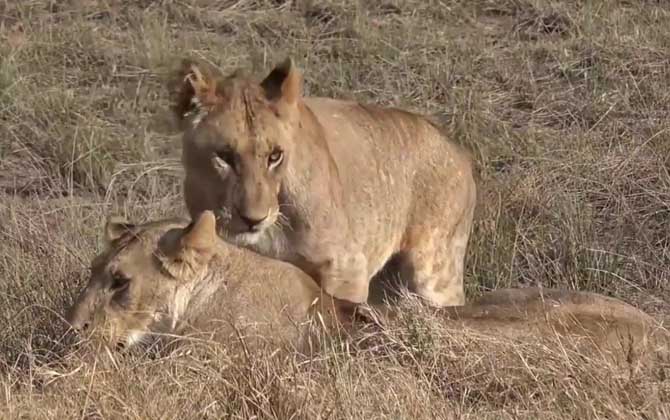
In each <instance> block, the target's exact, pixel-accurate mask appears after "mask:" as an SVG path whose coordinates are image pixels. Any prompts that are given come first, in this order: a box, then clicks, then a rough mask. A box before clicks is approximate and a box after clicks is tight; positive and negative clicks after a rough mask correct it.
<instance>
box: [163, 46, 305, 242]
mask: <svg viewBox="0 0 670 420" xmlns="http://www.w3.org/2000/svg"><path fill="white" fill-rule="evenodd" d="M175 94H176V95H175V104H174V107H173V108H174V110H175V112H176V114H177V117H178V118H179V119H180V121H181V122H182V128H183V129H184V142H183V156H182V159H183V163H184V167H185V170H186V180H185V196H186V197H185V198H186V204H187V206H188V208H189V212H190V213H191V216H192V217H195V216H196V215H198V214H199V213H200V212H202V211H203V210H212V211H215V212H216V213H217V217H218V218H219V227H223V229H224V231H225V232H224V234H226V236H228V237H230V238H233V239H235V240H237V241H238V242H239V243H243V244H253V243H255V242H256V241H257V240H258V239H259V238H260V237H261V236H262V234H263V232H265V231H266V230H267V229H268V228H270V227H271V226H273V225H275V224H276V223H279V222H280V221H281V220H282V217H281V209H280V204H279V203H280V200H279V194H280V192H281V188H282V179H283V177H284V176H285V174H286V167H287V162H288V161H289V160H291V159H294V158H296V157H295V156H294V153H293V152H294V147H293V146H294V143H293V141H294V137H295V130H296V126H297V125H298V123H297V114H298V112H297V111H298V107H299V105H300V104H299V103H300V97H301V76H300V74H299V72H298V71H297V69H296V68H295V66H294V65H293V63H292V61H291V59H287V60H286V61H285V62H283V63H282V64H280V65H279V66H277V67H276V68H275V69H274V70H273V71H272V72H271V73H270V74H269V75H268V76H267V77H266V78H265V79H264V80H263V81H262V82H260V83H258V82H255V81H253V80H251V79H249V78H247V77H244V76H240V75H239V74H233V75H232V76H230V77H223V76H222V75H221V74H219V73H218V72H217V71H215V70H213V69H212V68H211V67H210V66H206V65H205V64H203V63H195V62H192V61H184V62H183V63H182V68H181V70H180V71H179V72H178V77H177V81H176V89H175Z"/></svg>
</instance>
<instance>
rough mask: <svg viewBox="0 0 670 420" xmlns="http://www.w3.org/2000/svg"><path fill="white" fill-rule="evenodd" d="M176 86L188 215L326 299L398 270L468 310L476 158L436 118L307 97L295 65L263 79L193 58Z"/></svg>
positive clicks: (361, 292)
mask: <svg viewBox="0 0 670 420" xmlns="http://www.w3.org/2000/svg"><path fill="white" fill-rule="evenodd" d="M172 82H173V83H171V85H170V86H171V91H172V93H173V96H174V101H173V105H172V108H173V110H174V111H175V113H176V116H177V118H178V120H179V122H180V127H181V130H182V163H183V167H184V170H185V179H184V196H185V202H186V206H187V208H188V212H189V214H190V215H191V217H197V216H198V215H199V214H200V213H202V212H203V211H205V210H211V211H214V212H215V213H216V216H217V226H218V229H219V235H220V236H221V237H223V238H224V239H225V240H227V241H230V242H231V243H234V244H237V245H239V246H244V247H246V248H249V249H252V250H254V251H256V252H257V253H260V254H262V255H265V256H268V257H271V258H274V259H279V260H282V261H286V262H289V263H291V264H294V265H296V266H297V267H299V268H301V269H302V270H303V271H305V272H306V273H308V274H309V275H310V276H312V278H314V280H315V281H316V282H317V283H318V284H319V285H320V287H321V288H322V289H323V290H324V291H325V292H326V293H328V294H329V295H332V296H334V297H336V298H338V299H342V300H347V301H349V302H353V303H362V302H366V301H367V300H368V295H369V286H370V282H371V279H372V278H373V277H374V276H375V274H377V273H379V272H381V269H382V268H384V267H385V266H386V265H387V263H388V262H389V261H390V260H391V259H394V261H396V262H398V264H397V265H395V266H396V267H397V271H395V272H394V273H392V274H390V276H391V277H393V279H399V280H400V281H401V282H402V283H401V284H402V285H407V286H408V287H409V288H410V290H411V291H412V292H413V293H415V294H417V295H419V296H421V297H422V298H424V299H425V300H426V301H427V302H428V303H430V304H431V305H434V306H437V307H443V306H458V305H462V304H463V303H464V302H465V296H464V289H463V272H464V259H465V254H466V248H467V245H468V240H469V236H470V233H471V227H472V223H473V212H474V208H475V204H476V195H477V192H476V186H475V181H474V174H473V163H472V159H471V157H470V155H469V153H468V152H466V151H465V150H464V149H463V148H462V147H461V146H459V145H458V144H456V143H455V142H453V141H450V139H449V138H448V137H447V135H446V134H445V133H444V132H443V130H442V129H441V128H440V127H439V126H438V125H437V124H436V123H434V122H433V121H431V120H430V119H429V118H428V117H424V116H421V115H418V114H415V113H411V112H408V111H404V110H400V109H396V108H384V107H381V106H376V105H369V104H363V103H359V102H354V101H347V100H338V99H330V98H322V97H306V96H303V95H302V76H301V72H300V71H299V69H298V68H297V67H296V66H295V65H294V62H293V60H292V59H291V58H290V57H288V58H287V59H286V60H285V61H283V62H282V63H280V64H278V65H277V66H276V67H275V68H274V69H273V70H272V71H271V72H270V73H269V74H268V75H267V77H265V78H264V79H263V80H262V81H260V82H258V81H255V80H253V79H252V78H251V77H249V76H247V75H244V74H242V73H241V72H235V73H233V74H232V75H230V76H228V77H224V76H223V75H222V73H220V72H219V71H217V70H215V69H213V67H212V66H210V65H207V64H205V63H203V62H198V61H195V60H189V59H186V60H184V62H183V63H182V66H181V69H180V70H179V71H178V72H177V74H176V78H175V79H174V80H173V81H172Z"/></svg>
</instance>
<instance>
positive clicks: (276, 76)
mask: <svg viewBox="0 0 670 420" xmlns="http://www.w3.org/2000/svg"><path fill="white" fill-rule="evenodd" d="M261 87H262V88H263V90H264V91H265V95H266V96H267V98H268V99H270V100H273V101H278V100H281V101H284V102H285V103H287V104H289V105H294V104H295V103H297V101H298V100H299V99H300V97H301V96H302V75H301V74H300V70H298V68H297V67H296V65H295V63H294V62H293V59H292V58H291V57H287V58H286V59H285V60H284V61H282V62H281V63H279V64H278V65H277V66H275V68H274V69H272V71H271V72H270V74H268V75H267V77H266V78H265V79H264V80H263V81H262V82H261Z"/></svg>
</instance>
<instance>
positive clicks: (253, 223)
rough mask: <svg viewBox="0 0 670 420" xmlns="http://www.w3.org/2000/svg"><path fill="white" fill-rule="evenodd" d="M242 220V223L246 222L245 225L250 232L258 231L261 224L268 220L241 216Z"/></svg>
mask: <svg viewBox="0 0 670 420" xmlns="http://www.w3.org/2000/svg"><path fill="white" fill-rule="evenodd" d="M240 219H242V222H244V224H245V225H247V227H248V228H249V230H251V231H257V230H258V227H259V226H260V224H261V223H263V221H264V220H265V219H267V216H264V217H261V218H260V219H259V218H257V217H248V216H244V215H242V214H240Z"/></svg>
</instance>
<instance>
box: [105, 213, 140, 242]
mask: <svg viewBox="0 0 670 420" xmlns="http://www.w3.org/2000/svg"><path fill="white" fill-rule="evenodd" d="M134 228H135V225H134V224H133V223H128V222H127V221H126V219H124V218H123V217H121V216H110V217H109V218H108V219H107V222H106V223H105V241H106V242H107V243H108V244H109V243H112V242H114V241H115V240H117V239H119V238H120V237H122V236H123V235H125V234H126V233H128V232H130V231H132V230H133V229H134Z"/></svg>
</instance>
